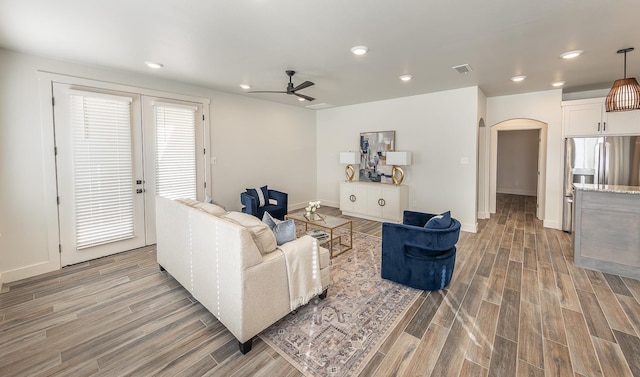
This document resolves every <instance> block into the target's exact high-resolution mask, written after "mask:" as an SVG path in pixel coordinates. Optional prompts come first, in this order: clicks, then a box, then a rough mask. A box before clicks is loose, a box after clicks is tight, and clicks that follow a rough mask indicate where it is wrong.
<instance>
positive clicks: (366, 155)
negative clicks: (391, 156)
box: [358, 131, 396, 183]
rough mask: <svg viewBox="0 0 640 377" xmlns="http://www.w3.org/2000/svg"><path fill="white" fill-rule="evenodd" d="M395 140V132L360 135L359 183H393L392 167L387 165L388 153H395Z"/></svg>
mask: <svg viewBox="0 0 640 377" xmlns="http://www.w3.org/2000/svg"><path fill="white" fill-rule="evenodd" d="M395 139H396V132H395V131H380V132H363V133H361V134H360V174H359V175H358V180H359V181H364V182H378V183H391V166H390V165H388V164H387V153H388V152H390V151H393V149H394V146H395V142H396V141H395Z"/></svg>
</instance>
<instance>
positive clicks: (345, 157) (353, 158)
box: [340, 152, 359, 182]
mask: <svg viewBox="0 0 640 377" xmlns="http://www.w3.org/2000/svg"><path fill="white" fill-rule="evenodd" d="M340 163H341V164H347V166H346V167H345V168H344V175H345V177H346V179H347V181H348V182H351V181H352V180H353V177H354V175H355V173H356V169H355V168H354V167H353V164H358V163H359V161H358V154H357V153H356V152H340Z"/></svg>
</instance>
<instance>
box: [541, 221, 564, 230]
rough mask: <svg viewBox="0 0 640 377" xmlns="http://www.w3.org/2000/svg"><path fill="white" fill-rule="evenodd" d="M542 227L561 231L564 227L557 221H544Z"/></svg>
mask: <svg viewBox="0 0 640 377" xmlns="http://www.w3.org/2000/svg"><path fill="white" fill-rule="evenodd" d="M542 226H543V227H545V228H551V229H559V230H562V226H561V225H560V221H555V220H544V221H543V222H542Z"/></svg>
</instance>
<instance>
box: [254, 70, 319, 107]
mask: <svg viewBox="0 0 640 377" xmlns="http://www.w3.org/2000/svg"><path fill="white" fill-rule="evenodd" d="M285 72H286V73H287V76H289V83H288V84H287V90H285V91H277V90H254V91H251V92H247V93H285V94H293V95H294V96H298V97H300V98H304V99H305V100H307V101H313V100H314V99H315V98H313V97H309V96H305V95H304V94H300V93H297V91H298V90H302V89H304V88H308V87H310V86H311V85H315V84H314V83H312V82H311V81H305V82H303V83H302V84H300V85H298V86H296V87H294V86H293V82H291V77H293V75H295V74H296V71H285Z"/></svg>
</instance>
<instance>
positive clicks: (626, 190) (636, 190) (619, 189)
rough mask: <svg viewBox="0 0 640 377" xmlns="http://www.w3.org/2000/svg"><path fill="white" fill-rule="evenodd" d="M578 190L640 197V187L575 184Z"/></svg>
mask: <svg viewBox="0 0 640 377" xmlns="http://www.w3.org/2000/svg"><path fill="white" fill-rule="evenodd" d="M573 187H575V188H576V190H583V191H600V192H614V193H618V194H635V195H640V186H618V185H599V184H593V183H574V184H573Z"/></svg>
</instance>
